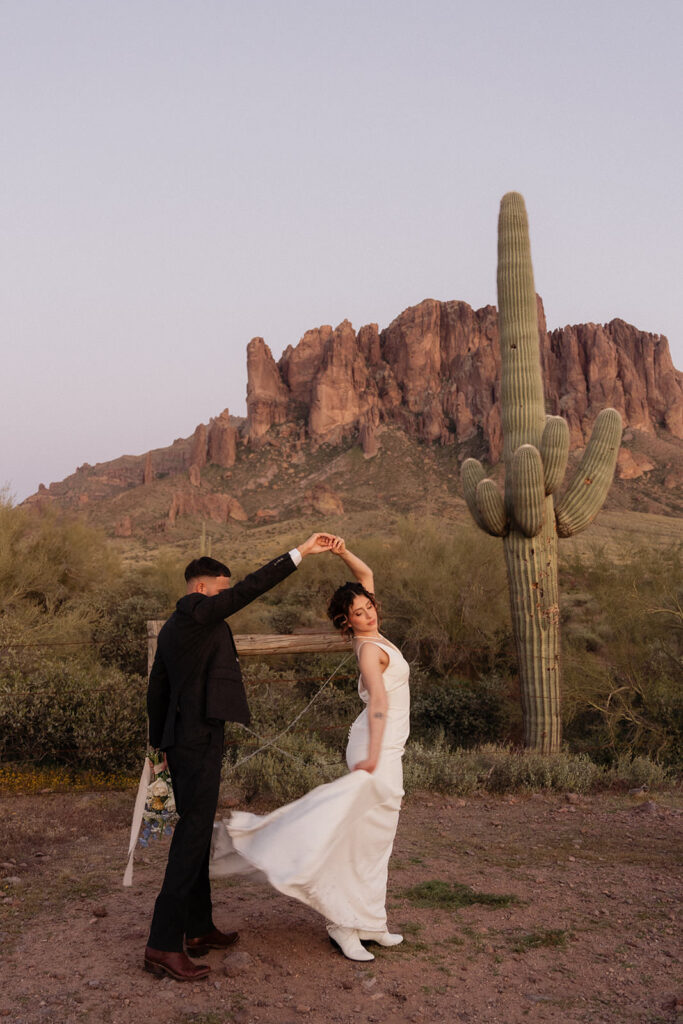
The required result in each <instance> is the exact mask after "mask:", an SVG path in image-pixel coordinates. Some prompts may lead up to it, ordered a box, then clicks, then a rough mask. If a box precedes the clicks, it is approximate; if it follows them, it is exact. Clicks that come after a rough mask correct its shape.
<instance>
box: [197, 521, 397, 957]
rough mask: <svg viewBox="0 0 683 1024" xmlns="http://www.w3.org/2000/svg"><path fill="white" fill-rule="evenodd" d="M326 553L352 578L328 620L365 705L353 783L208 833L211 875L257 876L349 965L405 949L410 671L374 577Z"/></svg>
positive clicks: (342, 551) (352, 559)
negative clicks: (344, 643)
mask: <svg viewBox="0 0 683 1024" xmlns="http://www.w3.org/2000/svg"><path fill="white" fill-rule="evenodd" d="M330 550H331V552H332V553H333V554H335V555H337V556H338V557H339V558H340V559H341V560H342V561H343V562H344V563H345V564H346V565H347V566H348V568H349V569H350V570H351V572H352V573H353V575H354V576H355V578H356V582H354V583H345V584H344V585H343V586H341V587H339V588H338V589H337V590H336V591H335V592H334V594H333V595H332V600H331V601H330V605H329V608H328V612H327V613H328V615H329V617H330V619H331V620H332V622H333V624H334V625H335V627H336V628H337V629H339V630H341V632H342V633H343V634H344V635H346V636H351V637H353V645H354V650H355V653H356V658H357V660H358V665H359V668H360V678H359V682H358V692H359V695H360V698H361V700H362V701H363V703H364V704H365V707H364V708H363V710H362V711H361V713H360V715H359V716H358V718H356V720H355V721H354V723H353V724H352V726H351V729H350V732H349V739H348V744H347V747H346V762H347V764H348V767H349V773H348V774H347V775H344V776H342V777H341V778H340V779H336V780H335V781H334V782H330V783H327V784H326V785H323V786H318V787H317V788H316V789H314V790H311V792H310V793H307V794H306V795H305V796H303V797H301V799H299V800H295V801H294V802H293V803H291V804H286V805H285V806H284V807H279V808H278V809H277V810H276V811H273V812H272V814H268V815H265V816H260V815H256V814H248V813H246V812H243V811H238V812H235V813H233V814H232V816H231V817H230V818H229V819H226V820H224V821H223V824H222V826H221V825H217V826H216V827H215V829H214V842H213V848H212V854H211V869H210V874H211V876H212V877H213V878H216V877H220V876H222V875H227V874H233V873H235V872H238V871H244V870H250V869H254V868H255V869H258V870H259V871H261V872H263V873H264V874H265V875H266V877H267V879H268V881H269V882H270V884H271V885H272V886H274V888H276V889H278V890H279V891H280V892H282V893H285V895H287V896H293V897H294V898H295V899H298V900H300V901H301V902H302V903H305V904H306V905H307V906H309V907H313V908H314V909H315V910H317V911H318V912H319V913H320V914H322V915H323V916H324V917H325V918H326V919H327V921H328V924H327V931H328V934H329V937H330V940H331V941H332V943H333V944H334V945H335V946H336V947H338V948H339V949H340V950H341V952H342V953H344V955H345V956H347V957H348V958H349V959H350V960H374V956H373V954H372V953H371V952H369V950H367V949H366V948H365V947H364V946H363V945H362V943H364V942H376V943H379V945H382V946H394V945H397V944H398V943H400V942H402V941H403V937H402V936H401V935H395V934H391V933H390V932H389V931H388V930H387V915H386V908H385V903H386V891H387V870H388V864H389V857H390V856H391V850H392V847H393V843H394V836H395V835H396V827H397V825H398V815H399V811H400V808H401V798H402V796H403V769H402V763H401V759H402V757H403V751H404V747H405V743H406V740H407V738H408V732H409V727H410V723H409V712H410V691H409V687H408V676H409V667H408V663H407V662H406V660H405V659H404V657H403V655H402V654H401V652H400V651H399V650H398V648H397V647H395V646H394V645H393V644H392V643H390V642H389V641H388V640H386V639H385V638H384V637H383V636H382V635H381V634H380V633H379V611H378V607H377V601H376V599H375V586H374V579H373V574H372V570H371V569H370V568H369V566H367V565H366V564H365V562H363V561H362V560H361V559H360V558H358V556H357V555H354V554H353V553H352V552H351V551H349V550H347V548H346V545H345V543H344V541H343V540H342V539H341V538H340V537H335V539H334V541H333V542H331V546H330Z"/></svg>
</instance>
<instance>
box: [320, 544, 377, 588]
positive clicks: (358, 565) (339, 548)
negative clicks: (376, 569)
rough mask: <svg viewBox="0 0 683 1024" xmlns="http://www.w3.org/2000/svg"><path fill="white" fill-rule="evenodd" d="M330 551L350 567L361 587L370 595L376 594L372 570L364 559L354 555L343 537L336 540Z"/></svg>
mask: <svg viewBox="0 0 683 1024" xmlns="http://www.w3.org/2000/svg"><path fill="white" fill-rule="evenodd" d="M330 550H331V551H332V553H333V554H335V555H338V556H339V557H340V558H341V560H342V562H344V563H345V564H346V565H348V567H349V569H350V570H351V572H352V573H353V575H354V576H355V577H356V579H357V580H358V582H359V583H360V585H361V586H362V587H365V589H366V590H367V592H368V593H369V594H374V593H375V577H374V576H373V574H372V569H371V568H370V566H369V565H366V564H365V562H364V561H363V559H362V558H359V557H358V555H354V553H353V552H352V551H349V550H348V549H347V547H346V544H345V543H344V540H343V538H342V537H335V538H334V543H333V544H332V546H331V548H330Z"/></svg>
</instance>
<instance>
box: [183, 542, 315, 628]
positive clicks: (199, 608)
mask: <svg viewBox="0 0 683 1024" xmlns="http://www.w3.org/2000/svg"><path fill="white" fill-rule="evenodd" d="M333 541H334V536H333V534H331V533H314V534H312V535H311V536H310V537H309V538H308V539H307V540H305V541H304V542H303V543H302V544H298V545H297V547H296V548H292V550H291V551H289V552H287V554H284V555H279V556H278V557H277V558H274V559H273V561H272V562H268V564H267V565H264V566H262V567H261V568H260V569H257V570H256V571H255V572H252V573H249V575H248V576H245V577H244V579H243V580H240V581H239V583H236V584H235V585H234V587H228V588H227V589H226V590H222V591H221V592H220V593H219V594H216V595H214V596H213V597H205V596H204V595H202V594H199V593H194V594H187V595H186V596H185V597H182V598H181V599H180V601H179V602H178V608H179V610H181V611H183V612H185V613H186V614H189V615H191V616H192V617H193V618H194V619H196V620H197V622H201V623H203V624H204V625H210V624H212V623H216V622H220V621H221V620H222V619H227V618H228V616H230V615H234V614H235V612H238V611H239V610H240V609H241V608H244V606H245V605H247V604H250V603H251V602H252V601H254V600H255V599H256V598H257V597H260V596H261V594H265V593H266V591H267V590H270V589H271V588H272V587H274V586H276V585H277V584H278V583H281V582H282V580H284V579H285V578H286V577H287V576H289V575H290V573H293V572H294V570H295V569H296V567H297V566H298V564H299V562H300V561H301V560H302V559H303V558H306V556H307V555H317V554H320V553H321V552H323V551H329V550H330V548H331V545H332V543H333Z"/></svg>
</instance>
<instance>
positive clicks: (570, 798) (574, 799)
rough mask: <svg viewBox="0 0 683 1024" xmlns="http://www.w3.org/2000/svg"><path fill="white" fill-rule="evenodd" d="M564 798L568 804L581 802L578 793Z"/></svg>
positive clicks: (566, 795)
mask: <svg viewBox="0 0 683 1024" xmlns="http://www.w3.org/2000/svg"><path fill="white" fill-rule="evenodd" d="M564 798H565V800H566V801H567V803H568V804H578V802H579V794H578V793H565V795H564Z"/></svg>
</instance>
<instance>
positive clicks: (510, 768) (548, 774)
mask: <svg viewBox="0 0 683 1024" xmlns="http://www.w3.org/2000/svg"><path fill="white" fill-rule="evenodd" d="M612 781H614V780H613V777H612V776H609V777H608V776H607V774H606V773H605V770H604V769H603V768H601V767H600V766H599V765H596V764H594V763H593V762H592V761H591V760H590V758H589V757H587V756H586V755H585V754H579V755H573V754H569V753H560V754H553V755H544V754H535V753H532V752H530V751H524V750H516V749H514V748H511V747H508V746H495V745H494V744H484V745H483V746H481V747H477V748H475V749H473V750H459V749H458V750H453V749H451V748H450V747H449V746H448V744H447V743H446V742H445V741H444V740H443V739H441V740H436V741H435V742H434V743H432V744H430V745H426V744H423V743H420V742H419V741H418V742H412V743H409V744H408V747H407V748H406V754H405V758H404V785H405V790H406V792H407V793H408V792H411V791H413V790H419V789H426V790H434V791H436V792H439V793H450V794H458V795H461V796H464V795H466V794H468V793H474V792H487V793H516V792H525V791H528V792H531V791H534V790H542V789H548V790H555V791H558V792H575V793H586V792H589V791H590V790H592V789H595V788H597V787H599V786H604V785H609V784H610V783H611V782H612Z"/></svg>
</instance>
